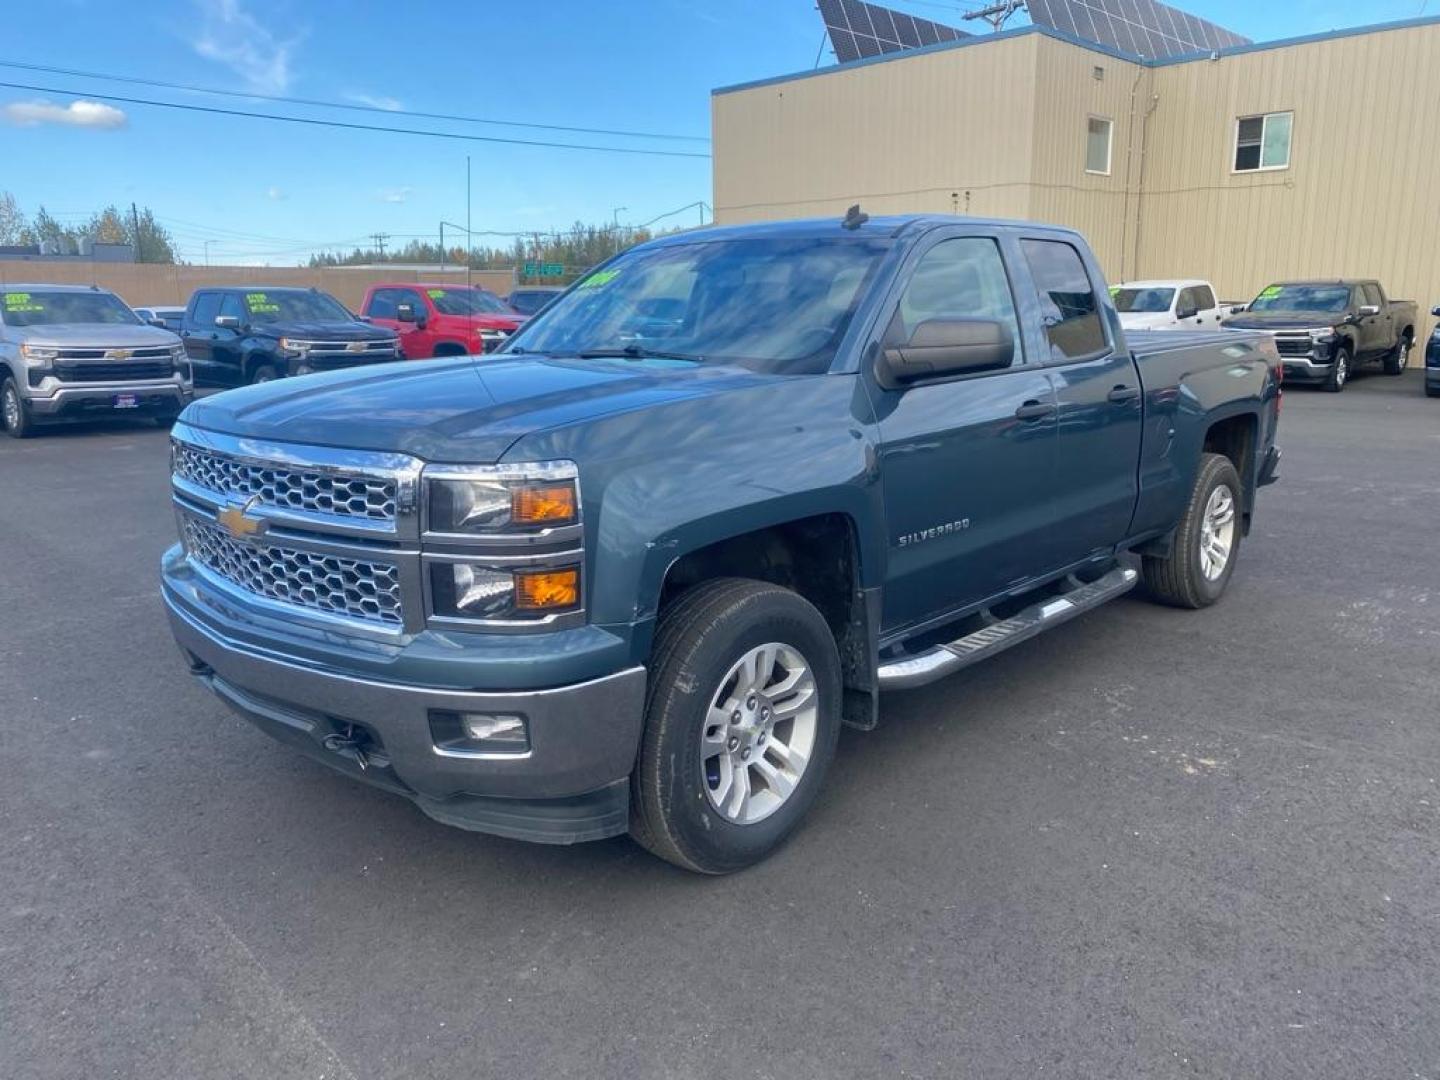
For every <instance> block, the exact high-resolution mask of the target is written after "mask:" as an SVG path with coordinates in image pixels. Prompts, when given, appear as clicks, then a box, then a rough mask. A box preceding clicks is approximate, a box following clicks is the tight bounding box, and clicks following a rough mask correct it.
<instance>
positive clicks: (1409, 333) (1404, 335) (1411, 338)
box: [1400, 326, 1415, 345]
mask: <svg viewBox="0 0 1440 1080" xmlns="http://www.w3.org/2000/svg"><path fill="white" fill-rule="evenodd" d="M1400 339H1401V340H1404V341H1408V342H1410V344H1412V345H1413V344H1415V328H1414V327H1413V326H1407V327H1405V329H1404V330H1401V331H1400Z"/></svg>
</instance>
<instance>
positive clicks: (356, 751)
mask: <svg viewBox="0 0 1440 1080" xmlns="http://www.w3.org/2000/svg"><path fill="white" fill-rule="evenodd" d="M320 745H321V746H323V747H325V749H326V750H329V751H332V752H333V753H336V754H340V755H342V756H345V757H353V758H354V759H355V764H356V765H359V766H360V771H361V772H364V771H365V770H366V769H368V768H369V767H370V757H369V755H367V754H366V753H365V747H364V746H363V745H362V744H361V741H360V737H357V733H356V731H355V725H354V724H346V725H345V730H344V732H343V733H342V732H338V731H336V732H332V733H331V734H329V735H326V736H325V738H324V739H322V740H321V741H320Z"/></svg>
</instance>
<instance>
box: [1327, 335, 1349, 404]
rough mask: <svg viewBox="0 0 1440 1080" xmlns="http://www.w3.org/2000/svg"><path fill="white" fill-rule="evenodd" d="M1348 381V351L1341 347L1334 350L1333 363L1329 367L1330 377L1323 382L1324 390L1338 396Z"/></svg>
mask: <svg viewBox="0 0 1440 1080" xmlns="http://www.w3.org/2000/svg"><path fill="white" fill-rule="evenodd" d="M1349 381H1350V350H1349V349H1347V348H1346V347H1345V346H1344V345H1341V346H1340V347H1339V348H1337V349H1336V350H1335V362H1334V363H1333V364H1331V365H1330V377H1329V378H1328V379H1326V380H1325V389H1326V390H1328V391H1330V393H1332V394H1338V393H1340V391H1341V390H1344V389H1345V384H1346V383H1347V382H1349Z"/></svg>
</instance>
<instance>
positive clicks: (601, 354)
mask: <svg viewBox="0 0 1440 1080" xmlns="http://www.w3.org/2000/svg"><path fill="white" fill-rule="evenodd" d="M575 355H576V356H578V357H580V359H581V360H614V359H622V360H652V359H659V360H692V361H695V362H696V363H699V362H700V361H702V360H704V357H703V356H691V355H689V354H688V353H677V352H666V351H664V350H663V349H647V348H646V347H645V346H643V345H619V346H615V347H613V348H608V349H582V350H580V351H579V352H577V353H576V354H575Z"/></svg>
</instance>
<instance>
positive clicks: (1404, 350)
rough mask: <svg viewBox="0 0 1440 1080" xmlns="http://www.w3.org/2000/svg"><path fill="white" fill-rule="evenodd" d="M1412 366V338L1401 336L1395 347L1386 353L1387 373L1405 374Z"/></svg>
mask: <svg viewBox="0 0 1440 1080" xmlns="http://www.w3.org/2000/svg"><path fill="white" fill-rule="evenodd" d="M1409 366H1410V339H1409V338H1408V337H1403V336H1402V337H1401V338H1400V340H1399V341H1398V342H1396V343H1395V348H1393V349H1392V350H1390V352H1388V353H1386V354H1385V374H1386V375H1403V374H1404V373H1405V369H1406V368H1407V367H1409Z"/></svg>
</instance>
